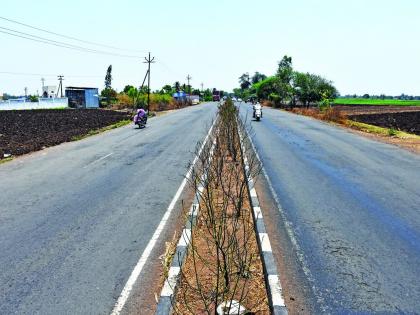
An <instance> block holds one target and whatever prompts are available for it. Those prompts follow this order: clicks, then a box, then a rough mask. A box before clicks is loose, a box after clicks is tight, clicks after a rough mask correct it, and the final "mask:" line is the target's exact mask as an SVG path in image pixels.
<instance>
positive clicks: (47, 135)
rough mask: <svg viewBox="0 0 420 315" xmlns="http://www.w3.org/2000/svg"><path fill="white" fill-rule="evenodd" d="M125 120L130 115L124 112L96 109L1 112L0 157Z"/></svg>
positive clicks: (80, 134) (44, 145) (84, 133)
mask: <svg viewBox="0 0 420 315" xmlns="http://www.w3.org/2000/svg"><path fill="white" fill-rule="evenodd" d="M126 119H130V115H129V114H127V113H125V112H117V111H110V110H99V109H98V110H96V109H85V110H73V109H66V110H51V109H49V110H48V109H46V110H11V111H0V159H1V158H3V156H4V154H12V155H13V156H15V155H21V154H26V153H29V152H32V151H37V150H41V149H43V148H45V147H49V146H54V145H57V144H60V143H62V142H68V141H71V140H72V139H73V138H74V137H79V136H83V135H86V134H88V133H89V131H91V130H95V129H100V128H103V127H106V126H109V125H112V124H114V123H117V122H119V121H122V120H126Z"/></svg>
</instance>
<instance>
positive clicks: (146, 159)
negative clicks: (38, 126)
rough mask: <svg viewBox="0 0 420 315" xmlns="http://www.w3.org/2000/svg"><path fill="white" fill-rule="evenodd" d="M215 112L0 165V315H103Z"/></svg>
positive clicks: (183, 115) (153, 122) (195, 110)
mask: <svg viewBox="0 0 420 315" xmlns="http://www.w3.org/2000/svg"><path fill="white" fill-rule="evenodd" d="M216 110H217V107H216V105H215V103H208V104H204V105H200V106H195V107H190V108H185V109H182V110H178V111H175V112H172V113H169V114H166V115H163V116H160V117H156V118H152V119H150V120H149V123H148V126H147V128H145V129H143V130H138V129H134V128H133V126H132V125H129V126H126V127H123V128H119V129H115V130H112V131H109V132H105V133H103V134H100V135H96V136H92V137H89V138H86V139H84V140H81V141H77V142H71V143H66V144H62V145H59V146H56V147H53V148H48V149H45V150H43V151H39V152H36V153H33V154H30V155H27V156H23V157H19V158H17V159H15V160H13V161H11V162H8V163H5V164H2V165H0V179H1V180H0V253H1V254H0V266H1V268H0V283H1V285H0V314H110V313H111V311H112V309H113V307H114V304H115V303H116V300H117V298H118V296H119V295H120V293H121V291H122V290H123V287H124V285H125V284H126V282H127V279H128V278H129V276H130V274H131V272H132V270H133V268H134V266H135V265H136V264H137V262H138V260H139V258H140V256H141V255H142V253H143V251H144V249H145V247H146V246H147V244H148V242H149V240H150V238H151V236H152V234H153V233H154V232H155V230H156V228H157V226H158V225H159V222H160V221H161V219H162V217H163V215H164V213H165V211H166V210H167V208H168V205H169V203H170V202H171V200H172V198H173V197H174V195H175V194H176V192H177V190H178V188H179V186H180V184H181V182H182V181H183V178H184V175H185V173H186V170H187V166H188V163H189V162H190V161H191V160H192V159H193V157H194V156H193V153H194V150H195V148H196V144H197V141H200V140H203V139H204V137H205V135H206V133H207V131H208V128H209V127H210V124H211V121H212V119H213V118H214V115H215V113H216ZM177 215H179V213H178V212H176V213H175V214H174V216H177ZM170 233H171V236H172V234H173V231H170ZM152 254H153V253H152ZM159 254H160V253H159ZM155 255H156V254H155ZM157 261H158V260H157ZM158 263H159V262H158ZM158 276H159V275H155V277H158ZM141 277H143V273H142V274H140V278H141ZM148 288H149V290H151V287H150V286H149V287H148ZM149 302H150V301H149ZM152 302H153V301H152ZM153 303H154V302H153Z"/></svg>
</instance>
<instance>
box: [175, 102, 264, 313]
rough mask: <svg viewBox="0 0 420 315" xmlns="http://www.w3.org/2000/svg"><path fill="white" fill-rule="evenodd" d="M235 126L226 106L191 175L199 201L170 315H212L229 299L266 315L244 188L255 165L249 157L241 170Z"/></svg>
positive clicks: (234, 115)
mask: <svg viewBox="0 0 420 315" xmlns="http://www.w3.org/2000/svg"><path fill="white" fill-rule="evenodd" d="M238 127H239V125H238V112H237V109H236V107H234V105H233V104H232V103H231V102H226V104H225V105H223V106H221V107H220V110H219V118H218V121H217V123H216V126H215V130H214V132H213V134H212V135H211V137H210V141H209V145H208V146H206V147H205V148H204V149H203V154H201V156H200V159H199V161H198V163H197V167H196V168H195V169H194V171H193V174H192V176H191V185H192V186H193V188H194V189H195V191H196V192H197V193H199V194H200V195H201V203H200V210H199V215H198V217H197V222H196V225H195V227H194V228H193V230H192V236H191V240H190V246H189V249H188V254H187V257H186V260H185V263H184V265H183V266H182V268H181V277H180V283H179V286H178V289H177V292H176V295H175V300H174V303H173V306H174V312H175V313H176V314H209V315H210V314H215V309H216V307H217V306H218V305H219V304H220V303H222V302H224V301H229V300H236V301H239V302H240V304H241V305H243V306H245V307H246V309H247V310H248V311H251V312H253V313H256V314H269V306H268V299H267V293H266V292H267V291H266V287H265V282H264V275H263V267H262V263H261V259H260V255H259V250H258V244H257V239H256V235H255V230H254V222H253V218H252V212H251V204H250V200H249V194H248V187H247V181H248V178H249V177H250V176H256V175H257V174H258V173H259V171H260V165H259V163H258V160H257V159H256V158H255V156H252V155H250V157H249V158H248V160H249V165H250V169H249V170H247V171H245V170H244V167H243V163H242V154H243V152H242V150H241V146H240V139H239V134H238ZM210 152H213V155H212V158H211V159H210V156H211V154H210ZM203 174H205V177H203V176H202V175H203ZM201 185H203V186H204V191H202V192H199V191H198V187H200V186H201Z"/></svg>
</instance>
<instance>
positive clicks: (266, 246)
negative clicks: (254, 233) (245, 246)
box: [258, 233, 273, 252]
mask: <svg viewBox="0 0 420 315" xmlns="http://www.w3.org/2000/svg"><path fill="white" fill-rule="evenodd" d="M258 236H259V238H260V243H261V250H262V251H263V252H272V251H273V250H272V249H271V244H270V239H269V238H268V234H267V233H258Z"/></svg>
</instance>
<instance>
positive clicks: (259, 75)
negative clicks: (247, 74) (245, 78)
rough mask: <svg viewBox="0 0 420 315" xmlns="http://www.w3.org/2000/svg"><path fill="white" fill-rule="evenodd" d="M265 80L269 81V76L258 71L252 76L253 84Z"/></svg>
mask: <svg viewBox="0 0 420 315" xmlns="http://www.w3.org/2000/svg"><path fill="white" fill-rule="evenodd" d="M265 79H267V76H266V75H265V74H262V73H259V72H258V71H257V72H255V74H254V75H253V76H252V78H251V83H252V84H255V83H258V82H260V81H264V80H265Z"/></svg>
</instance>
